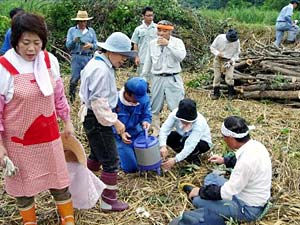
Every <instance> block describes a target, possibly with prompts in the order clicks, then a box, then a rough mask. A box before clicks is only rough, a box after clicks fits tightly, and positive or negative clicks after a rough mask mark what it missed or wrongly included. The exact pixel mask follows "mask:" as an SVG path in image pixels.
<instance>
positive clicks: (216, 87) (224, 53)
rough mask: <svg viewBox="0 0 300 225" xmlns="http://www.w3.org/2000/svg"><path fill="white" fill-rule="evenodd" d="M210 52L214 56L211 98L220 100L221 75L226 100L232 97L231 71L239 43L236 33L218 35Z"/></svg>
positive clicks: (236, 58)
mask: <svg viewBox="0 0 300 225" xmlns="http://www.w3.org/2000/svg"><path fill="white" fill-rule="evenodd" d="M210 51H211V53H212V54H214V55H215V58H214V81H213V94H212V96H211V98H212V99H213V100H216V99H218V98H220V96H221V93H220V83H221V75H222V74H223V75H225V82H226V84H227V85H228V98H229V99H232V98H233V97H234V94H235V92H234V80H233V70H234V63H235V61H236V60H238V58H239V54H240V41H239V37H238V33H237V31H236V30H234V29H229V30H228V31H227V32H226V34H219V35H218V36H217V37H216V38H215V40H214V41H213V43H212V45H211V46H210Z"/></svg>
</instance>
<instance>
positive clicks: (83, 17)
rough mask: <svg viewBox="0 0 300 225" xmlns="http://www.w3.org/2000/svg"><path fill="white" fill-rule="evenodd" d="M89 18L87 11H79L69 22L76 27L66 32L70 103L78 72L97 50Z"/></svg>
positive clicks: (78, 77)
mask: <svg viewBox="0 0 300 225" xmlns="http://www.w3.org/2000/svg"><path fill="white" fill-rule="evenodd" d="M91 19H93V17H89V16H88V13H87V11H81V10H79V11H78V12H77V16H76V17H75V18H72V19H71V20H75V21H77V25H76V26H74V27H71V28H70V29H69V30H68V34H67V42H66V46H67V48H68V49H69V50H70V51H71V55H72V59H71V70H72V75H71V79H70V88H69V96H70V101H71V103H72V102H74V100H75V96H76V87H77V85H78V80H79V79H80V71H81V70H82V69H83V68H84V67H85V65H86V64H87V63H88V61H90V59H91V58H92V57H93V53H94V50H96V49H97V37H96V33H95V31H94V29H93V28H91V27H88V26H87V21H88V20H91Z"/></svg>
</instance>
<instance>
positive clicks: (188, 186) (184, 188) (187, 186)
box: [179, 183, 196, 195]
mask: <svg viewBox="0 0 300 225" xmlns="http://www.w3.org/2000/svg"><path fill="white" fill-rule="evenodd" d="M195 187H196V186H195V185H193V184H190V183H182V184H180V185H179V188H180V190H182V191H184V192H185V193H186V194H187V195H189V194H190V193H191V191H192V190H193V188H195Z"/></svg>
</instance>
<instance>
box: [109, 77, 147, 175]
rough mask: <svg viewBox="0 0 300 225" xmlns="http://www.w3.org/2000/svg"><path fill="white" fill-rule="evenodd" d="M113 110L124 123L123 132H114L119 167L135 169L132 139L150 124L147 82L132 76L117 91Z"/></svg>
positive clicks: (129, 170) (131, 170)
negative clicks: (116, 101) (117, 97)
mask: <svg viewBox="0 0 300 225" xmlns="http://www.w3.org/2000/svg"><path fill="white" fill-rule="evenodd" d="M115 112H116V113H117V114H118V118H119V120H121V121H122V123H123V124H124V125H125V128H126V130H125V132H123V133H121V134H120V135H119V134H117V133H116V132H115V130H114V133H115V138H116V142H117V147H118V152H119V155H120V166H121V169H122V170H123V171H124V172H126V173H134V172H136V171H137V169H138V168H137V161H136V157H135V153H134V146H133V143H134V141H135V140H136V139H137V138H138V137H139V136H141V135H145V129H149V127H150V124H151V106H150V98H149V96H148V94H147V82H146V81H145V80H144V79H143V78H141V77H132V78H130V79H129V80H128V81H127V82H126V83H125V84H124V88H122V89H121V90H120V91H119V100H118V104H117V107H116V109H115Z"/></svg>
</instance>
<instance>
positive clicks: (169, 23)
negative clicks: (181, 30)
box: [157, 20, 174, 26]
mask: <svg viewBox="0 0 300 225" xmlns="http://www.w3.org/2000/svg"><path fill="white" fill-rule="evenodd" d="M157 24H160V25H169V26H174V25H173V24H172V23H171V22H170V21H168V20H161V21H159V22H158V23H157Z"/></svg>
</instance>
